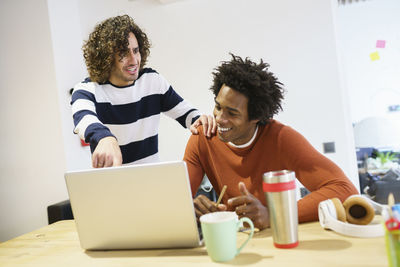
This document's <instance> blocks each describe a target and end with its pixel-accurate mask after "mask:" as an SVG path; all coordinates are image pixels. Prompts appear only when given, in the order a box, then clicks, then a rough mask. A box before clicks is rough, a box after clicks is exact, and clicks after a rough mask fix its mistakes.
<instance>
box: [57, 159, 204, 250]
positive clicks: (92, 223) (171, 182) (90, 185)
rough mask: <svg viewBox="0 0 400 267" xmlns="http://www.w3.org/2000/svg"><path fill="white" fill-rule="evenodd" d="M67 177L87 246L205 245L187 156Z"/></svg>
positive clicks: (77, 220) (74, 213)
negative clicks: (201, 240) (198, 224)
mask: <svg viewBox="0 0 400 267" xmlns="http://www.w3.org/2000/svg"><path fill="white" fill-rule="evenodd" d="M65 181H66V183H67V188H68V193H69V197H70V201H71V207H72V212H73V215H74V218H75V222H76V227H77V230H78V235H79V240H80V243H81V246H82V248H84V249H87V250H109V249H145V248H178V247H196V246H199V245H200V244H201V242H200V238H199V232H198V228H197V222H196V216H195V212H194V207H193V200H192V194H191V190H190V183H189V177H188V172H187V168H186V164H185V162H183V161H179V162H164V163H156V164H143V165H131V166H122V167H113V168H103V169H90V170H84V171H73V172H67V173H66V174H65Z"/></svg>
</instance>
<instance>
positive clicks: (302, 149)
mask: <svg viewBox="0 0 400 267" xmlns="http://www.w3.org/2000/svg"><path fill="white" fill-rule="evenodd" d="M184 161H186V163H187V166H188V171H189V177H190V183H191V189H192V193H193V194H194V193H195V192H196V191H197V189H198V187H199V186H200V183H201V181H202V179H203V176H204V173H205V174H207V176H208V179H209V180H210V182H211V184H212V185H213V187H214V189H215V191H216V192H217V194H219V193H220V191H221V189H222V187H223V186H224V185H227V190H226V192H225V195H224V197H223V203H227V201H228V199H229V198H232V197H235V196H238V195H240V192H239V188H238V183H239V182H240V181H242V182H244V183H245V185H246V187H247V189H248V190H249V192H250V193H252V194H253V195H254V196H256V197H257V198H258V199H259V200H260V201H261V202H262V203H263V204H264V205H266V204H265V203H266V201H265V195H264V192H263V189H262V181H263V178H262V176H263V174H264V173H265V172H268V171H276V170H292V171H294V172H295V173H296V178H297V179H298V180H299V181H300V182H301V183H302V184H303V185H304V187H306V188H307V189H308V190H309V191H310V192H311V193H310V194H308V195H307V196H305V197H304V198H302V199H300V200H299V201H298V215H299V222H306V221H315V220H318V203H319V202H320V201H322V200H325V199H328V198H332V197H338V198H339V199H340V200H341V201H344V200H345V199H346V198H347V197H348V196H350V195H352V194H358V191H357V189H356V188H355V187H354V185H353V184H352V183H351V181H350V180H349V179H348V178H347V177H346V175H345V174H344V173H343V171H342V170H341V169H340V168H339V167H338V166H337V165H336V164H335V163H333V162H332V161H331V160H329V159H328V158H326V157H325V156H323V155H322V154H321V153H319V152H318V151H317V150H315V149H314V148H313V147H312V146H311V144H310V143H309V142H308V141H307V140H306V139H305V138H304V137H303V136H302V135H301V134H299V133H298V132H296V131H295V130H294V129H292V128H290V127H288V126H285V125H283V124H281V123H279V122H277V121H275V120H272V121H271V123H269V124H267V125H266V126H260V127H259V129H258V133H257V136H256V138H255V140H254V141H253V143H252V144H251V145H250V146H249V147H246V148H235V147H232V146H230V145H229V144H227V143H224V142H222V141H220V140H219V138H218V137H217V136H213V137H212V138H206V137H205V136H204V135H203V131H202V129H200V130H199V135H191V137H190V139H189V142H188V144H187V146H186V151H185V156H184Z"/></svg>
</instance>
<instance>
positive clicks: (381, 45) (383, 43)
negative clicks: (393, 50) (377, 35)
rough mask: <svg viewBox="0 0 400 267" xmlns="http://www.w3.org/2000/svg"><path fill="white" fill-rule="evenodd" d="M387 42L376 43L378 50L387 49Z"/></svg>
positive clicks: (378, 41) (379, 41)
mask: <svg viewBox="0 0 400 267" xmlns="http://www.w3.org/2000/svg"><path fill="white" fill-rule="evenodd" d="M385 45H386V41H385V40H377V41H376V48H385Z"/></svg>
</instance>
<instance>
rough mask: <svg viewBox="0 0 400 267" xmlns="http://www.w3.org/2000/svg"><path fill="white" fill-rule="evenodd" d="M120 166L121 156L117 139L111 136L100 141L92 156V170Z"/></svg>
mask: <svg viewBox="0 0 400 267" xmlns="http://www.w3.org/2000/svg"><path fill="white" fill-rule="evenodd" d="M121 165H122V154H121V149H120V148H119V145H118V142H117V139H115V137H113V136H107V137H104V138H103V139H101V140H100V141H99V143H98V144H97V147H96V149H95V150H94V152H93V155H92V166H93V168H103V167H112V166H121Z"/></svg>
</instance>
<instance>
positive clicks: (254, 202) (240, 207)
mask: <svg viewBox="0 0 400 267" xmlns="http://www.w3.org/2000/svg"><path fill="white" fill-rule="evenodd" d="M238 186H239V190H240V192H241V193H242V195H241V196H238V197H233V198H230V199H229V200H228V208H229V210H234V211H235V212H236V214H237V215H238V216H239V218H242V217H247V218H249V219H251V220H252V222H253V224H254V227H256V228H258V229H260V230H262V229H264V228H267V227H269V226H270V225H269V213H268V209H267V207H265V206H264V205H263V204H262V203H261V202H260V201H259V200H258V199H257V198H256V197H255V196H254V195H252V194H250V193H249V191H247V188H246V186H245V184H244V183H242V182H240V183H239V185H238Z"/></svg>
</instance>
